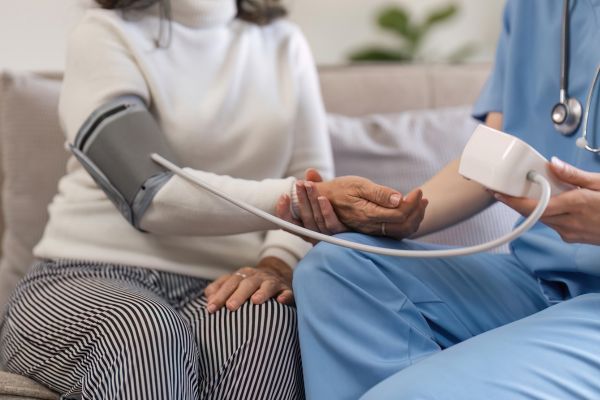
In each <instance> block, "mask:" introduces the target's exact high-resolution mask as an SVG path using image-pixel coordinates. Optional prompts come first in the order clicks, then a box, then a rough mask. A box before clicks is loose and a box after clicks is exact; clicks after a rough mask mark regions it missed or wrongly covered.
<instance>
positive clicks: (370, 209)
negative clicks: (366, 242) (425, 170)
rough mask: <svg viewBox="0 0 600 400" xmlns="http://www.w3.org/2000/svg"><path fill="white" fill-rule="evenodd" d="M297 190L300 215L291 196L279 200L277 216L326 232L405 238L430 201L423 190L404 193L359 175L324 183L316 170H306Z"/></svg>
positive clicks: (413, 228)
mask: <svg viewBox="0 0 600 400" xmlns="http://www.w3.org/2000/svg"><path fill="white" fill-rule="evenodd" d="M295 189H296V193H297V196H298V201H297V212H296V213H295V214H297V215H294V213H293V212H292V209H291V203H292V199H291V198H290V196H289V195H283V196H282V197H281V198H280V199H279V202H278V204H277V207H276V212H277V215H278V216H279V217H280V218H283V219H285V220H287V221H289V222H292V223H294V224H296V225H299V226H304V227H305V228H307V229H310V230H313V231H316V232H321V233H324V234H326V235H333V234H337V233H342V232H346V231H350V230H352V231H356V232H361V233H365V234H369V235H375V236H388V237H392V238H395V239H404V238H407V237H410V236H411V235H413V234H414V233H415V232H416V231H417V230H418V228H419V225H420V224H421V221H422V220H423V218H424V216H425V209H426V208H427V204H428V202H427V200H426V199H424V198H423V192H422V191H421V190H420V189H416V190H414V191H412V192H411V193H409V194H408V195H407V196H403V195H402V194H401V193H399V192H398V191H396V190H394V189H391V188H388V187H385V186H381V185H378V184H376V183H374V182H371V181H370V180H368V179H365V178H361V177H357V176H345V177H341V178H336V179H334V180H332V181H328V182H323V179H322V178H321V176H320V175H319V174H318V172H317V171H316V170H313V169H310V170H308V171H307V172H306V176H305V180H304V181H297V182H296V188H295ZM309 241H311V242H312V240H309Z"/></svg>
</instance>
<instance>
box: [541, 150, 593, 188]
mask: <svg viewBox="0 0 600 400" xmlns="http://www.w3.org/2000/svg"><path fill="white" fill-rule="evenodd" d="M550 170H551V171H552V172H553V173H554V175H556V177H557V178H558V179H560V180H561V181H563V182H566V183H569V184H571V185H575V186H579V187H582V188H587V189H592V190H596V191H598V190H600V174H599V173H594V172H587V171H583V170H581V169H579V168H576V167H574V166H572V165H571V164H568V163H566V162H564V161H562V160H560V159H558V158H557V157H552V161H551V162H550Z"/></svg>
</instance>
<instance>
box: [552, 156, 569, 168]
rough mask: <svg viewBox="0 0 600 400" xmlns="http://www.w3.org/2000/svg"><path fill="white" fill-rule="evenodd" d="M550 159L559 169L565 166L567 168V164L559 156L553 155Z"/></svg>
mask: <svg viewBox="0 0 600 400" xmlns="http://www.w3.org/2000/svg"><path fill="white" fill-rule="evenodd" d="M550 161H551V162H552V165H554V166H555V167H556V168H558V169H565V168H567V164H565V163H564V161H562V160H561V159H560V158H558V157H552V159H551V160H550Z"/></svg>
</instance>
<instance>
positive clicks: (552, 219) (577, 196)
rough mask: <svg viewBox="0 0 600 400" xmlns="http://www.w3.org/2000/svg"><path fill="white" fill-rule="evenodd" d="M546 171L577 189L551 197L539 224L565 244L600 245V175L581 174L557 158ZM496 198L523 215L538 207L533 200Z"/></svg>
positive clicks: (508, 197) (501, 196) (583, 172)
mask: <svg viewBox="0 0 600 400" xmlns="http://www.w3.org/2000/svg"><path fill="white" fill-rule="evenodd" d="M549 168H550V170H551V171H552V173H554V175H556V177H558V178H559V179H560V180H562V181H563V182H566V183H569V184H571V185H574V186H577V187H578V189H574V190H570V191H568V192H565V193H562V194H560V195H558V196H555V197H553V198H552V199H551V200H550V203H549V204H548V208H547V209H546V212H545V213H544V215H543V216H542V219H541V220H542V222H543V223H545V224H546V225H548V226H549V227H551V228H552V229H554V230H556V231H557V232H558V233H559V234H560V236H561V238H562V239H563V240H564V241H565V242H568V243H588V244H595V245H600V174H598V173H593V172H586V171H582V170H580V169H578V168H575V167H574V166H572V165H569V164H567V163H565V162H563V161H560V160H559V159H557V158H553V159H552V162H551V163H550V166H549ZM496 196H497V198H498V200H500V201H502V202H503V203H505V204H506V205H508V206H509V207H512V208H514V209H515V210H517V211H518V212H520V213H521V214H523V215H529V214H530V213H531V212H532V211H533V209H534V208H535V206H536V204H537V201H536V200H532V199H525V198H516V197H510V196H506V195H500V194H497V195H496Z"/></svg>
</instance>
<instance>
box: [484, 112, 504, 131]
mask: <svg viewBox="0 0 600 400" xmlns="http://www.w3.org/2000/svg"><path fill="white" fill-rule="evenodd" d="M503 123H504V117H503V114H502V113H500V112H491V113H489V114H488V115H487V117H486V119H485V124H486V125H487V126H489V127H490V128H493V129H496V130H499V131H501V130H502V126H503Z"/></svg>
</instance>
